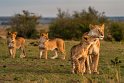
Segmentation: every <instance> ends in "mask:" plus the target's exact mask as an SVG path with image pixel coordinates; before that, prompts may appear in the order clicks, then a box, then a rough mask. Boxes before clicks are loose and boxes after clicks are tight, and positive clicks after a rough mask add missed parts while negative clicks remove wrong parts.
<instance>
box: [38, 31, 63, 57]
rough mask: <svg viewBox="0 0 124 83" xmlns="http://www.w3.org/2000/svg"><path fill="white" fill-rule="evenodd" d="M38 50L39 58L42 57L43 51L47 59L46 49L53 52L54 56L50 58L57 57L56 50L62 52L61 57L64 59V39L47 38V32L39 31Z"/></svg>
mask: <svg viewBox="0 0 124 83" xmlns="http://www.w3.org/2000/svg"><path fill="white" fill-rule="evenodd" d="M39 50H40V58H41V57H42V54H43V52H44V53H45V59H47V51H49V50H51V51H54V52H55V56H53V57H51V59H55V58H57V57H58V51H60V52H61V53H62V54H63V58H62V59H65V43H64V40H62V39H60V38H55V39H49V38H48V33H41V34H40V39H39Z"/></svg>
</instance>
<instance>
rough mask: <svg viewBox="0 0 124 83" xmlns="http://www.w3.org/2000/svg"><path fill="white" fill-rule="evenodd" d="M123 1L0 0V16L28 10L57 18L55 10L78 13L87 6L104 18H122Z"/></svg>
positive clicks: (123, 13) (123, 12)
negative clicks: (102, 14) (103, 14)
mask: <svg viewBox="0 0 124 83" xmlns="http://www.w3.org/2000/svg"><path fill="white" fill-rule="evenodd" d="M123 3H124V0H118V1H117V0H83V1H82V0H52V1H51V0H46V1H44V0H0V11H1V13H0V16H14V15H15V14H18V13H21V12H22V10H28V11H29V12H33V13H35V14H36V15H39V16H42V17H57V15H56V14H57V13H58V11H57V8H61V9H62V11H68V12H69V13H70V14H72V13H73V12H74V11H77V12H80V11H82V10H83V9H85V10H87V9H88V7H89V6H91V7H93V8H94V9H95V10H97V11H99V12H100V13H102V12H105V16H112V17H115V16H117V17H118V16H120V17H121V16H124V11H122V10H123V8H124V5H123Z"/></svg>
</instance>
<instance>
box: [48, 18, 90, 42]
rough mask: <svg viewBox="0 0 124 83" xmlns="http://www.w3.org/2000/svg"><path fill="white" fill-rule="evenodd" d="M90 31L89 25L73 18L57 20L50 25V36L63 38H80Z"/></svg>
mask: <svg viewBox="0 0 124 83" xmlns="http://www.w3.org/2000/svg"><path fill="white" fill-rule="evenodd" d="M87 31H89V28H88V26H87V25H83V24H79V23H77V22H74V20H71V19H63V20H57V21H56V22H54V23H53V24H52V25H51V26H50V32H49V34H50V37H59V38H63V39H74V40H77V39H80V38H81V36H82V34H83V33H84V32H87Z"/></svg>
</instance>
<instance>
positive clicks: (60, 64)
mask: <svg viewBox="0 0 124 83" xmlns="http://www.w3.org/2000/svg"><path fill="white" fill-rule="evenodd" d="M35 41H36V40H31V39H30V40H27V43H26V53H27V58H25V59H20V58H19V53H20V52H19V50H18V51H17V56H16V58H15V59H12V58H10V56H9V55H8V50H7V46H6V40H3V39H0V83H22V82H23V83H117V79H116V74H117V73H116V71H115V70H116V68H115V67H114V66H112V65H111V60H114V59H115V57H118V58H119V60H120V61H121V62H122V63H121V64H120V65H119V67H120V75H119V76H120V77H119V78H120V79H121V83H124V72H123V71H124V47H123V46H124V43H123V42H121V43H119V42H105V41H102V42H101V49H100V62H99V72H100V74H99V75H89V74H86V75H84V76H82V75H77V74H71V72H70V71H71V63H70V53H69V52H70V48H71V47H72V46H73V45H75V44H77V43H78V41H66V52H67V58H66V60H64V61H63V60H61V59H60V58H58V59H55V60H51V59H48V60H45V59H39V56H38V54H39V53H38V51H39V50H38V47H37V46H32V45H31V44H30V42H35ZM48 55H49V57H50V56H53V53H52V52H49V53H48ZM61 56H62V55H61ZM61 56H60V57H61Z"/></svg>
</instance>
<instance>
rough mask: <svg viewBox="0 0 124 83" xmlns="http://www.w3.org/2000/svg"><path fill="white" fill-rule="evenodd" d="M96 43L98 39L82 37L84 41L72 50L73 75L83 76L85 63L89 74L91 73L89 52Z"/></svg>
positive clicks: (87, 36)
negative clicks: (79, 74)
mask: <svg viewBox="0 0 124 83" xmlns="http://www.w3.org/2000/svg"><path fill="white" fill-rule="evenodd" d="M94 41H96V37H92V36H89V35H84V36H83V37H82V41H81V42H80V43H79V44H77V45H74V46H73V47H72V48H71V64H72V73H81V74H83V73H84V72H85V62H87V69H88V71H89V73H91V70H90V65H89V59H88V51H89V48H90V46H91V45H92V44H93V43H94Z"/></svg>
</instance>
